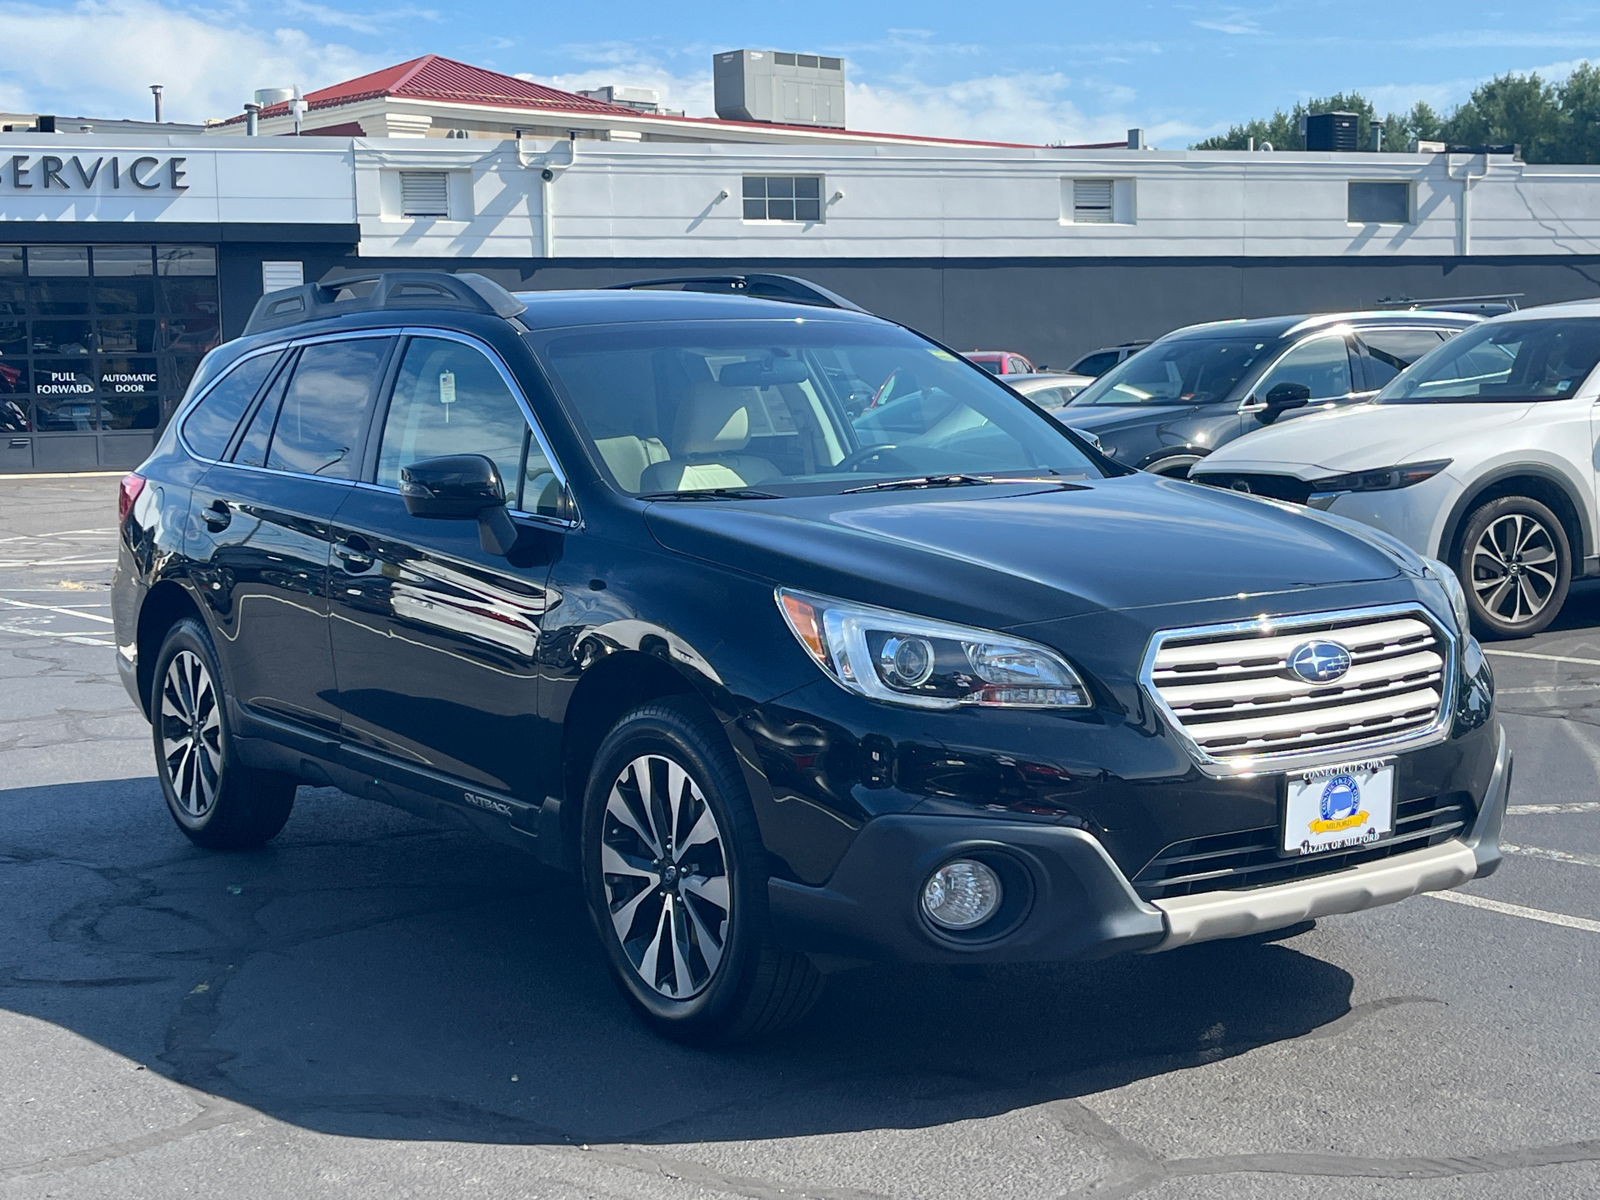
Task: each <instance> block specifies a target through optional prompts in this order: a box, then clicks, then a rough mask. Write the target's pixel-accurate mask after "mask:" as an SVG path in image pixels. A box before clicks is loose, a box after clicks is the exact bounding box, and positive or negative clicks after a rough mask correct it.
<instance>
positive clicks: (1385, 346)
mask: <svg viewBox="0 0 1600 1200" xmlns="http://www.w3.org/2000/svg"><path fill="white" fill-rule="evenodd" d="M1456 332H1458V329H1457V328H1456V327H1453V326H1452V327H1450V328H1447V329H1439V328H1431V327H1427V326H1383V327H1374V328H1370V329H1362V330H1359V331H1357V333H1356V341H1357V342H1358V344H1359V345H1360V348H1361V351H1362V358H1363V359H1364V360H1365V361H1364V366H1365V368H1366V387H1365V391H1366V393H1367V394H1368V395H1376V394H1377V393H1378V392H1379V391H1380V390H1381V389H1382V388H1384V387H1385V386H1386V385H1387V384H1388V382H1389V381H1390V380H1391V379H1393V378H1394V377H1395V376H1396V375H1398V374H1400V372H1401V371H1404V370H1405V369H1406V368H1407V367H1409V366H1410V365H1411V364H1412V363H1414V362H1416V361H1417V359H1419V358H1421V357H1422V356H1423V355H1424V354H1426V353H1427V352H1428V351H1430V350H1436V349H1438V348H1439V346H1440V345H1442V344H1443V343H1444V342H1445V340H1446V339H1447V338H1449V337H1451V336H1453V335H1454V334H1455V333H1456Z"/></svg>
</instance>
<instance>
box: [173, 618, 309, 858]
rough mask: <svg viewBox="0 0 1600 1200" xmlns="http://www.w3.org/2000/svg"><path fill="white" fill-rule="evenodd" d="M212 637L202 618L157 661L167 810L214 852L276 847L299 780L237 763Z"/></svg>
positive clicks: (179, 628) (186, 625) (178, 629)
mask: <svg viewBox="0 0 1600 1200" xmlns="http://www.w3.org/2000/svg"><path fill="white" fill-rule="evenodd" d="M221 680H222V672H221V670H220V669H219V668H218V666H217V652H216V650H215V649H214V648H213V647H212V645H211V635H210V634H209V633H208V632H207V631H206V627H205V626H204V625H203V624H202V623H201V622H200V621H199V620H198V619H197V618H195V617H185V618H184V619H183V620H181V621H179V622H178V623H177V624H176V625H174V626H173V627H172V629H171V630H170V631H168V633H167V637H166V640H165V641H164V642H163V643H162V645H161V652H160V653H159V654H158V655H157V656H156V669H155V674H154V681H155V682H154V685H153V686H154V688H155V695H153V696H152V697H151V703H150V711H151V717H152V719H151V722H150V725H151V734H152V736H153V738H154V740H155V752H156V776H157V777H158V778H159V779H160V780H161V791H162V792H163V794H164V795H165V796H166V799H167V811H168V812H170V813H171V814H172V819H173V820H174V821H176V822H177V823H178V828H179V829H181V830H183V833H184V836H185V837H187V838H188V839H189V840H190V841H191V842H193V843H194V844H195V845H197V846H204V847H205V848H206V849H208V850H248V849H251V848H253V847H256V846H260V845H263V844H265V843H266V842H269V841H271V840H272V839H273V838H274V837H276V836H277V835H278V831H279V830H280V829H282V828H283V825H284V822H285V821H287V820H288V819H289V810H290V809H291V808H293V807H294V791H295V783H296V781H295V780H294V779H293V778H292V777H291V776H288V775H282V774H279V773H278V772H276V771H261V770H257V769H255V768H253V767H247V766H245V765H244V764H243V763H241V762H239V761H238V756H237V754H236V753H235V752H234V749H233V735H232V731H231V729H230V728H229V723H228V706H227V704H226V703H225V702H224V698H223V694H222V683H221Z"/></svg>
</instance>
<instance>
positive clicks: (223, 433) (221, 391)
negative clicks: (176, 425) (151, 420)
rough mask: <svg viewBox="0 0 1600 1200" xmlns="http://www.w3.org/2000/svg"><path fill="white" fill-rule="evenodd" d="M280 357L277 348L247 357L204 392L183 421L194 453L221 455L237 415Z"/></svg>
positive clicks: (234, 426) (185, 434)
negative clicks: (271, 352)
mask: <svg viewBox="0 0 1600 1200" xmlns="http://www.w3.org/2000/svg"><path fill="white" fill-rule="evenodd" d="M281 357H283V355H282V353H281V352H278V353H273V354H258V355H256V357H254V358H247V359H245V360H244V361H243V362H242V363H240V364H239V365H238V366H237V367H235V368H234V369H233V370H232V371H230V372H229V373H228V374H227V375H225V376H223V377H222V379H221V381H220V382H218V384H217V386H216V387H214V388H212V389H211V390H210V391H209V392H207V393H206V395H205V397H204V398H203V399H202V400H201V401H200V403H199V404H198V405H197V406H196V407H195V409H194V411H193V412H191V413H190V414H189V416H188V418H187V419H185V421H184V422H183V436H184V440H186V441H187V442H188V443H189V446H190V448H191V449H192V450H194V452H195V453H196V454H198V455H200V457H202V458H221V457H222V454H223V451H225V450H226V449H227V448H228V441H229V440H230V439H231V438H232V437H233V431H234V430H235V429H237V428H238V426H239V418H240V417H242V416H244V413H245V410H246V409H247V408H249V407H250V401H252V400H254V399H255V397H256V393H257V392H258V391H260V390H261V385H262V384H263V383H265V382H266V381H267V376H268V375H270V374H271V373H272V368H273V367H275V366H276V365H277V363H278V360H279V359H280V358H281Z"/></svg>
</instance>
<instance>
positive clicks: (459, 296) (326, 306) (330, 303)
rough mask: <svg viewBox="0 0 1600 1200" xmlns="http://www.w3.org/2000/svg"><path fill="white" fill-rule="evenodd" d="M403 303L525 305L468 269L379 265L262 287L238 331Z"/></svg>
mask: <svg viewBox="0 0 1600 1200" xmlns="http://www.w3.org/2000/svg"><path fill="white" fill-rule="evenodd" d="M406 308H460V309H466V310H467V311H469V312H479V313H487V314H490V315H492V316H497V317H508V318H509V317H515V316H518V315H520V314H521V313H524V312H526V311H527V308H528V306H527V305H526V304H524V303H523V302H522V301H521V300H518V299H517V298H516V297H515V296H513V295H512V294H511V293H510V292H508V291H506V290H505V288H503V287H501V286H500V285H499V284H498V283H496V282H495V281H494V280H492V279H489V278H487V277H485V276H483V275H478V274H476V273H474V272H470V271H466V272H462V273H461V274H459V275H457V274H452V273H450V272H448V271H379V272H376V273H374V274H371V275H350V276H347V277H345V278H343V279H332V280H329V281H328V282H327V283H307V284H302V285H301V286H300V287H296V288H285V289H284V290H283V291H281V292H268V293H267V294H266V295H265V296H263V297H261V299H260V300H257V301H256V307H255V311H253V312H252V313H251V314H250V320H249V321H247V322H246V323H245V327H244V332H245V336H246V337H248V336H250V335H251V334H253V333H265V332H266V331H267V330H270V329H284V328H286V327H288V326H290V325H301V324H304V323H305V322H307V321H320V320H323V319H324V318H326V317H342V316H344V315H345V314H346V313H355V312H377V311H383V310H391V309H406Z"/></svg>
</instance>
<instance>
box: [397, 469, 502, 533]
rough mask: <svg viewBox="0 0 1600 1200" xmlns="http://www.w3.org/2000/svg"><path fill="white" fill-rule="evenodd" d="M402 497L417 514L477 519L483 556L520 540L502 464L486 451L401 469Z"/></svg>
mask: <svg viewBox="0 0 1600 1200" xmlns="http://www.w3.org/2000/svg"><path fill="white" fill-rule="evenodd" d="M400 496H401V498H402V499H403V500H404V501H405V503H406V511H407V512H408V513H410V514H411V515H412V516H413V517H424V518H428V519H432V520H442V521H471V520H476V521H477V522H478V541H479V543H480V544H481V545H482V546H483V550H484V553H485V554H508V553H510V551H511V547H512V546H513V545H515V544H516V540H517V527H516V526H515V525H514V524H512V521H511V517H510V516H509V515H508V514H507V512H506V489H505V485H504V484H503V483H501V482H500V468H499V467H497V466H495V465H494V460H493V459H491V458H488V457H487V456H485V455H482V454H449V455H445V456H444V457H442V458H424V459H421V460H419V461H417V462H414V463H412V464H411V465H410V466H408V467H401V468H400Z"/></svg>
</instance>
